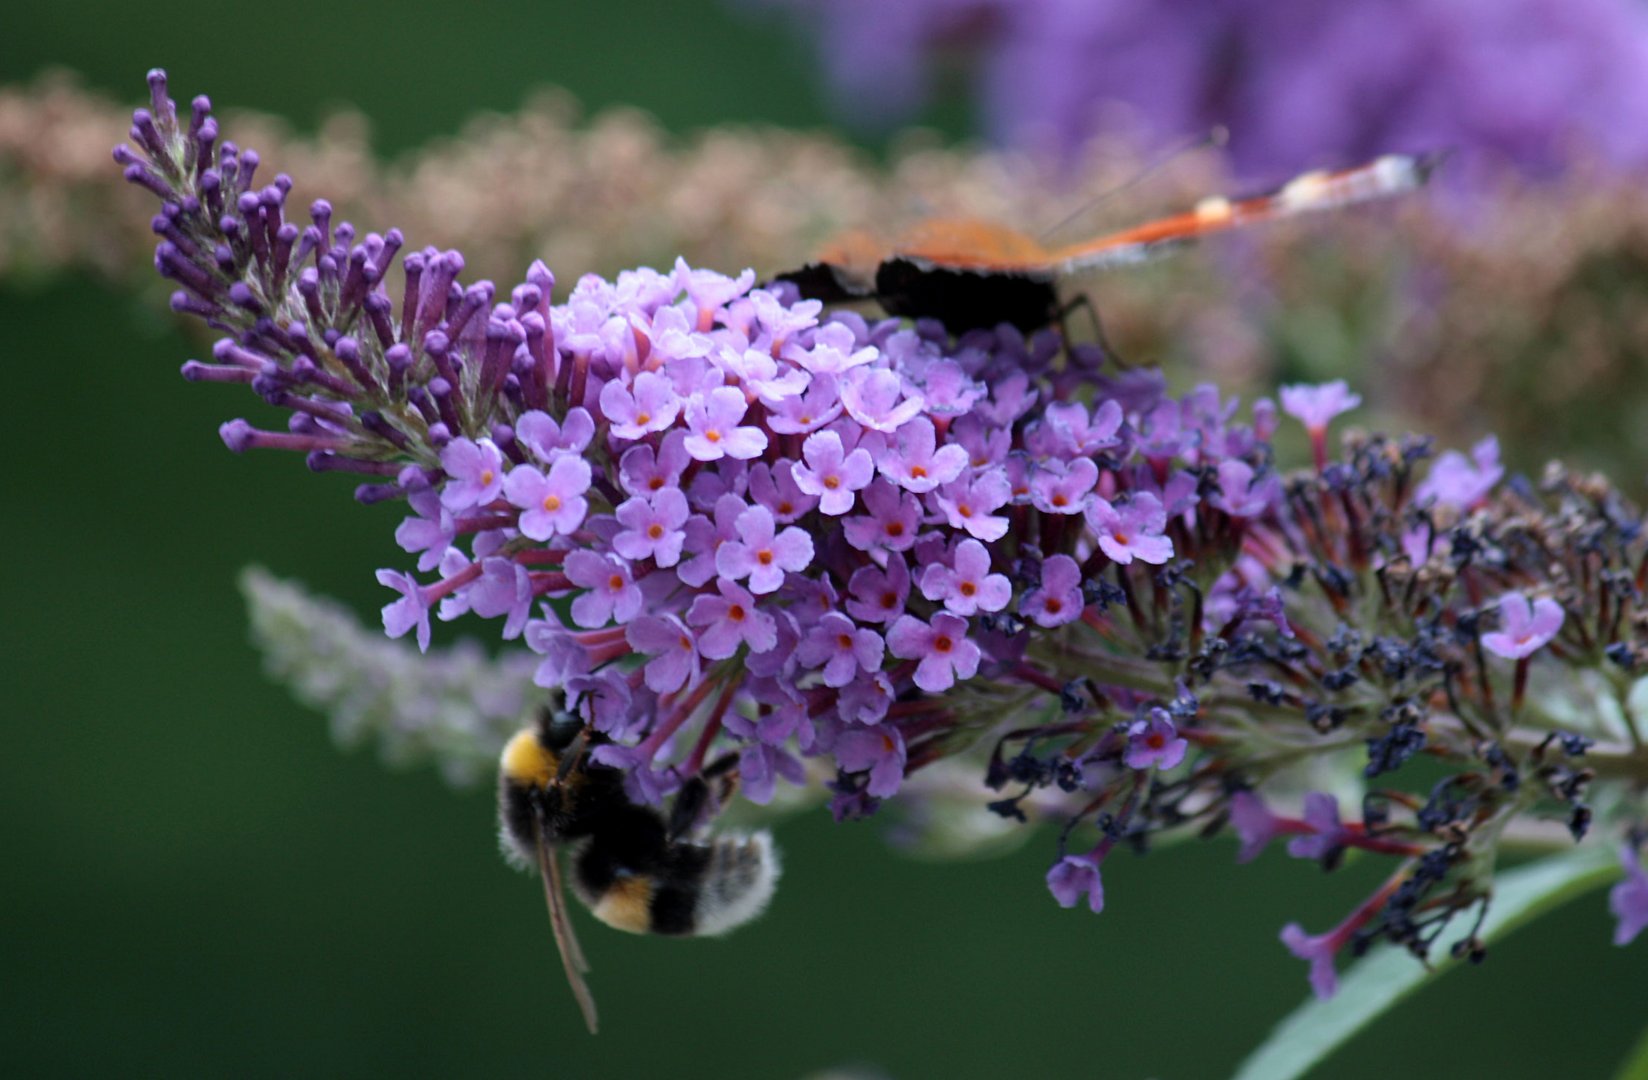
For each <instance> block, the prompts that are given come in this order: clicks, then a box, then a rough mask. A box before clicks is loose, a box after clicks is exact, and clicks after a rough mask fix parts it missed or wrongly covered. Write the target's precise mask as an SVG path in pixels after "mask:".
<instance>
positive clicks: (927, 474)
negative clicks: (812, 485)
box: [854, 416, 967, 495]
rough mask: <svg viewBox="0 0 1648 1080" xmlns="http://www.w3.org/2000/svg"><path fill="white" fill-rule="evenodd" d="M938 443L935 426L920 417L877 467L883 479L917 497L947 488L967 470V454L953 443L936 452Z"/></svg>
mask: <svg viewBox="0 0 1648 1080" xmlns="http://www.w3.org/2000/svg"><path fill="white" fill-rule="evenodd" d="M937 439H938V434H937V431H936V430H935V429H934V427H933V422H932V421H931V420H929V419H927V418H926V417H925V416H918V417H916V418H915V419H914V420H911V421H910V422H909V423H907V424H905V425H904V426H903V427H901V428H899V429H898V435H897V436H896V438H895V440H894V445H893V446H892V447H890V448H889V449H888V452H887V453H886V454H884V455H882V458H881V460H880V462H878V463H877V466H876V467H877V468H878V469H880V471H881V475H882V476H885V477H886V478H887V479H888V480H890V481H892V482H893V483H895V484H897V485H898V486H899V487H901V488H903V489H904V490H905V491H913V492H915V493H916V494H917V495H921V494H925V493H926V492H929V491H931V490H933V489H934V488H936V487H938V486H939V485H940V484H948V483H949V482H950V481H952V480H954V479H955V478H956V477H958V476H960V475H961V470H963V469H965V468H966V467H967V451H966V450H965V449H963V448H962V447H960V446H957V445H956V444H954V443H949V444H946V445H945V446H942V447H937V449H935V447H936V446H937ZM854 453H862V451H854Z"/></svg>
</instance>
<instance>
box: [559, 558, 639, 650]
mask: <svg viewBox="0 0 1648 1080" xmlns="http://www.w3.org/2000/svg"><path fill="white" fill-rule="evenodd" d="M564 569H565V571H566V576H567V580H568V581H570V582H572V583H573V584H574V585H577V586H578V587H579V588H582V589H587V590H588V591H587V592H585V593H584V594H583V595H581V596H579V597H578V598H577V599H576V600H574V601H573V602H572V621H573V622H575V623H577V624H578V625H579V626H582V627H586V628H588V629H591V630H593V629H596V628H598V627H602V626H605V625H606V624H607V622H608V620H610V619H617V620H618V621H619V622H620V623H627V622H629V621H630V620H631V619H633V618H635V616H636V615H638V614H640V612H641V602H642V596H641V590H640V589H639V588H638V587H637V586H636V585H635V583H634V581H633V580H631V577H630V570H629V565H628V564H627V563H625V562H624V560H622V559H620V558H618V557H617V556H615V555H602V554H598V553H596V552H593V551H585V550H579V551H573V552H569V553H568V554H567V557H566V563H565V567H564Z"/></svg>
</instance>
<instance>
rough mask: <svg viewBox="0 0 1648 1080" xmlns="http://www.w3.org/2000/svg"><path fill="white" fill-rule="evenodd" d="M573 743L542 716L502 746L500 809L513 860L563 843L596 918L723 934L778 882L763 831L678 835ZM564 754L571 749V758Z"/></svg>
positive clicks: (633, 928) (575, 888)
mask: <svg viewBox="0 0 1648 1080" xmlns="http://www.w3.org/2000/svg"><path fill="white" fill-rule="evenodd" d="M573 742H574V736H572V735H569V734H568V729H567V728H566V727H564V726H563V727H561V728H557V724H556V721H554V720H548V719H546V720H544V721H541V722H540V723H538V724H537V725H535V726H534V727H531V728H527V729H525V730H523V731H521V732H519V733H517V734H516V735H515V737H514V738H512V739H511V740H510V741H509V744H508V745H507V746H506V747H505V748H504V752H503V758H502V761H501V762H500V768H499V779H498V816H499V824H500V833H501V839H502V841H503V847H504V851H505V854H506V855H507V856H509V858H510V860H511V861H512V862H516V863H518V864H520V865H522V866H528V867H530V866H536V865H538V864H539V860H540V857H541V856H540V851H539V845H540V843H542V844H544V845H547V846H548V847H549V848H551V849H558V848H567V849H568V850H569V852H570V858H571V865H570V877H571V887H572V892H573V894H574V895H576V896H577V897H578V899H579V900H581V901H583V903H584V904H585V905H586V906H588V908H589V909H590V911H591V912H592V913H593V914H594V915H595V917H596V918H598V919H600V920H601V921H602V922H604V923H606V924H607V925H609V926H612V927H616V928H617V929H619V930H627V931H630V932H632V933H654V934H672V935H694V934H697V935H713V934H721V933H725V932H726V931H728V930H732V929H734V928H735V927H737V926H740V925H742V924H743V923H746V922H748V921H749V920H751V919H753V918H754V917H755V916H757V915H759V914H760V913H761V911H762V910H763V909H765V907H766V906H767V902H768V901H769V900H770V899H771V898H772V893H773V887H774V885H775V884H776V882H777V879H778V862H777V858H776V855H775V853H774V851H773V847H772V842H771V839H770V838H769V837H768V836H767V835H766V834H765V833H758V834H756V835H754V836H748V837H741V836H722V837H716V838H714V839H712V840H709V841H707V842H705V843H694V842H691V841H687V840H683V839H679V838H678V836H677V835H676V834H677V833H678V832H680V831H682V828H681V827H680V826H674V825H673V823H672V822H670V821H666V819H665V817H664V815H663V814H662V813H661V812H659V811H658V810H657V809H655V808H653V807H647V806H636V805H635V804H633V803H631V802H630V801H629V799H628V797H627V796H626V795H625V794H624V788H623V778H622V774H621V773H620V772H619V771H618V770H616V769H613V768H609V767H607V766H603V765H598V764H595V763H593V762H590V761H589V760H588V759H587V757H586V756H585V755H584V754H582V753H581V747H580V748H579V749H572V743H573ZM568 754H574V755H576V757H575V758H574V760H572V761H571V762H570V763H569V762H568V761H567V760H566V756H567V755H568ZM678 809H679V807H678ZM689 816H690V815H689ZM551 857H553V856H551Z"/></svg>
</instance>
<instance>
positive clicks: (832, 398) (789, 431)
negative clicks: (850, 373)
mask: <svg viewBox="0 0 1648 1080" xmlns="http://www.w3.org/2000/svg"><path fill="white" fill-rule="evenodd" d="M869 351H870V352H874V351H875V350H874V349H871V350H869ZM766 405H767V426H768V427H770V428H771V429H772V430H774V431H776V432H777V433H778V434H780V435H805V434H808V433H810V432H814V431H817V430H818V429H819V428H821V427H823V426H824V425H825V424H828V423H829V422H830V421H831V420H834V419H835V418H836V417H838V416H840V415H841V395H840V394H838V393H836V383H835V379H834V377H832V376H830V375H817V376H814V378H813V381H812V383H811V384H810V385H809V386H808V387H807V390H806V392H805V393H802V394H794V395H791V396H790V397H787V398H784V399H783V400H781V401H776V402H773V401H769V402H766Z"/></svg>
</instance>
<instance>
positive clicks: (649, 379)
mask: <svg viewBox="0 0 1648 1080" xmlns="http://www.w3.org/2000/svg"><path fill="white" fill-rule="evenodd" d="M680 412H681V399H680V398H679V397H677V396H676V393H675V387H674V386H673V385H672V384H671V383H670V381H669V379H667V378H665V377H664V376H662V375H660V374H658V373H657V372H655V371H643V372H641V374H639V375H637V376H635V382H634V383H633V384H632V385H630V386H628V387H625V386H624V385H623V384H622V383H620V382H618V381H617V380H616V379H614V380H613V381H612V382H609V383H607V384H606V385H605V386H603V387H601V413H602V415H604V416H605V417H606V418H607V423H609V424H611V425H612V433H613V434H614V435H616V436H618V437H619V438H620V439H639V438H641V437H642V436H644V435H646V434H647V433H648V432H651V431H663V430H664V429H665V428H667V427H669V426H670V425H671V424H673V423H675V418H676V416H677V415H679V414H680Z"/></svg>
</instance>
